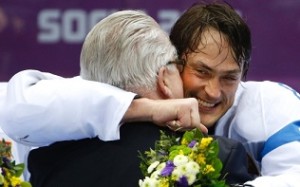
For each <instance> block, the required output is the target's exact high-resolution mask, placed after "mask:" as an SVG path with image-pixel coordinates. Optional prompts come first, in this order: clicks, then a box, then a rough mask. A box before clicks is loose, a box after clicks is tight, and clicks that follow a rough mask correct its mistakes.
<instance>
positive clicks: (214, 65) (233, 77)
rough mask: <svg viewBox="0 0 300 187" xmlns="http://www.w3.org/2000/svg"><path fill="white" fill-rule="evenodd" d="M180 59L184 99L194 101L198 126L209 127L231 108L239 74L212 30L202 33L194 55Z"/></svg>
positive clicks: (227, 49) (225, 45) (222, 40)
mask: <svg viewBox="0 0 300 187" xmlns="http://www.w3.org/2000/svg"><path fill="white" fill-rule="evenodd" d="M182 58H183V59H185V61H186V65H185V67H184V70H183V72H182V74H181V76H182V80H183V88H184V93H185V97H195V98H196V99H197V100H198V102H199V112H200V117H201V122H202V123H203V124H204V125H205V126H207V127H211V126H213V125H214V124H215V123H216V122H217V121H218V119H220V118H221V117H222V116H223V115H224V114H225V112H226V111H227V110H228V109H229V108H230V107H231V106H232V104H233V102H234V97H235V93H236V90H237V87H238V84H239V83H240V81H241V77H242V70H241V69H240V67H239V66H238V63H237V62H236V61H235V58H234V56H233V53H232V49H231V47H230V46H229V44H228V42H227V41H226V40H225V38H224V36H223V35H222V34H220V32H218V31H216V30H215V29H212V28H210V29H207V30H206V31H204V32H203V33H202V41H201V42H200V43H199V45H198V49H197V51H196V52H188V53H187V54H186V56H183V57H182Z"/></svg>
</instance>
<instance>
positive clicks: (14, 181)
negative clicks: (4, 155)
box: [10, 176, 22, 186]
mask: <svg viewBox="0 0 300 187" xmlns="http://www.w3.org/2000/svg"><path fill="white" fill-rule="evenodd" d="M10 182H11V185H12V186H17V185H20V184H21V182H22V181H21V179H20V178H18V177H15V176H12V177H11V178H10Z"/></svg>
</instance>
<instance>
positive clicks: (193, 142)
mask: <svg viewBox="0 0 300 187" xmlns="http://www.w3.org/2000/svg"><path fill="white" fill-rule="evenodd" d="M196 143H197V142H196V141H195V140H193V141H191V143H189V145H188V146H189V147H190V148H192V147H194V146H195V144H196Z"/></svg>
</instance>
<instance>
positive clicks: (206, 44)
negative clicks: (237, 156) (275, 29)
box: [170, 3, 300, 187]
mask: <svg viewBox="0 0 300 187" xmlns="http://www.w3.org/2000/svg"><path fill="white" fill-rule="evenodd" d="M170 38H171V41H172V43H173V44H174V45H175V47H176V48H177V52H178V56H179V57H180V58H181V59H182V61H183V62H184V64H185V65H184V68H183V70H182V72H181V76H182V80H183V87H184V93H185V96H186V97H194V98H196V99H197V100H198V104H199V112H200V117H201V122H202V123H203V124H204V125H205V126H206V127H208V128H210V129H209V130H210V133H215V134H216V135H222V136H226V137H229V138H232V139H236V140H238V141H240V142H242V143H243V144H244V146H245V148H246V149H247V151H248V152H249V153H251V154H252V156H253V157H254V158H255V159H256V161H257V163H258V164H259V165H260V166H261V168H260V170H261V174H262V176H260V177H257V178H256V179H255V180H253V181H248V182H246V184H248V185H249V184H251V185H253V186H255V187H274V186H280V187H290V186H298V185H299V176H300V160H299V157H300V142H299V140H300V131H299V130H298V129H299V127H300V115H299V114H300V97H299V93H297V92H296V91H294V90H293V89H291V88H289V87H288V86H286V85H283V84H279V83H275V82H269V81H264V82H250V81H248V82H242V78H245V77H246V73H247V70H248V67H249V61H250V55H251V49H252V44H251V33H250V29H249V28H248V26H247V24H246V23H245V21H244V20H243V19H242V18H241V17H240V16H239V15H238V13H236V12H235V10H234V9H233V8H232V7H230V6H229V5H227V4H218V3H216V4H205V3H199V4H195V5H193V6H192V7H190V8H189V9H188V10H186V12H184V13H183V15H182V16H181V17H180V18H179V19H178V20H177V22H176V23H175V25H174V27H173V28H172V30H171V33H170ZM274 106H275V107H274ZM283 163H284V164H283Z"/></svg>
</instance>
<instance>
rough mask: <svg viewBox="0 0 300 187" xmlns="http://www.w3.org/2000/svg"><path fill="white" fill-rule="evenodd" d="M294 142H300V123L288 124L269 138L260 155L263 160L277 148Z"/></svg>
mask: <svg viewBox="0 0 300 187" xmlns="http://www.w3.org/2000/svg"><path fill="white" fill-rule="evenodd" d="M293 141H300V121H295V122H293V123H290V124H288V125H287V126H285V127H284V128H282V129H281V130H279V131H278V132H276V133H275V134H273V135H272V136H271V137H270V138H268V140H267V141H266V142H265V144H264V147H263V150H262V152H261V153H260V158H261V159H262V158H263V157H264V156H265V155H266V154H268V153H269V152H271V151H272V150H274V149H276V148H277V147H279V146H281V145H283V144H286V143H290V142H293ZM261 159H260V160H261Z"/></svg>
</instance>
